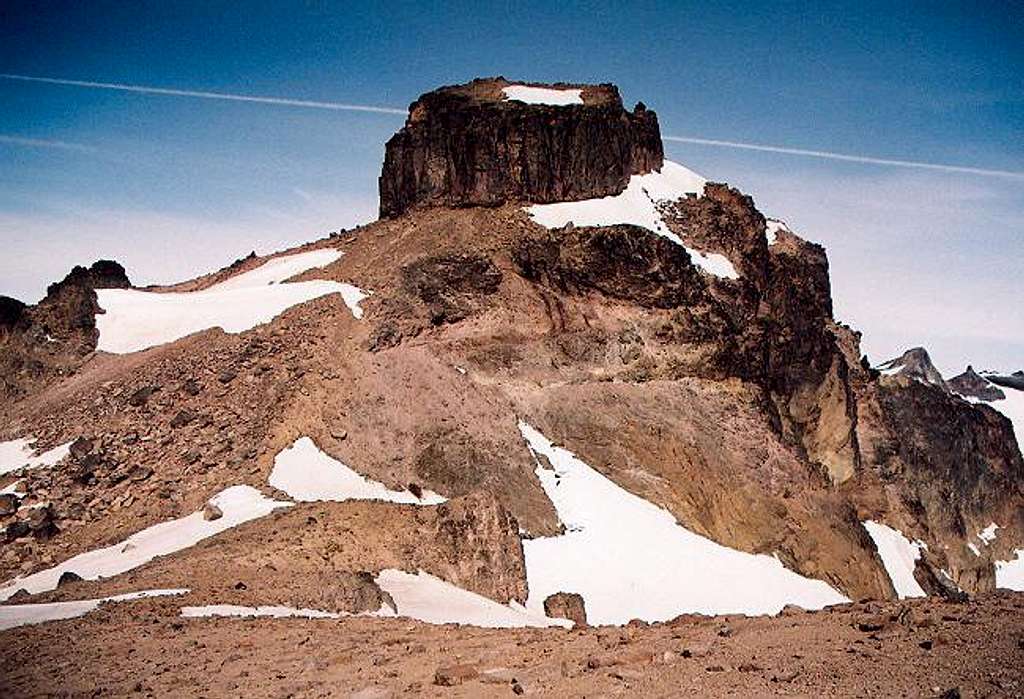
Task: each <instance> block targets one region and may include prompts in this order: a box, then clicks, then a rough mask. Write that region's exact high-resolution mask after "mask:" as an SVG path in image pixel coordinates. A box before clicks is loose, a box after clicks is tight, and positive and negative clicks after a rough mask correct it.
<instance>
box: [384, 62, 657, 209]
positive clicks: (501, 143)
mask: <svg viewBox="0 0 1024 699" xmlns="http://www.w3.org/2000/svg"><path fill="white" fill-rule="evenodd" d="M524 100H526V101H524ZM662 158H663V154H662V145H661V135H660V132H659V129H658V117H657V115H656V114H655V113H654V112H652V111H650V110H648V109H647V108H646V107H644V105H643V104H642V103H641V104H638V105H637V106H636V108H635V109H634V110H633V111H632V112H628V111H626V110H625V109H624V108H623V106H622V99H621V97H620V96H619V91H618V89H617V88H616V87H615V86H614V85H607V84H604V85H569V84H564V83H558V84H554V85H537V84H530V85H523V84H516V83H510V82H509V81H507V80H505V79H504V78H490V79H481V80H474V81H472V82H470V83H467V84H465V85H455V86H450V87H442V88H440V89H438V90H434V91H433V92H428V93H426V94H425V95H422V96H421V97H420V98H419V99H418V100H416V101H415V102H413V103H412V105H411V106H410V107H409V117H408V119H407V120H406V123H405V126H404V127H403V128H402V129H401V130H400V131H399V132H398V133H396V134H395V135H394V136H393V137H392V138H391V139H390V140H389V141H388V142H387V147H386V150H385V155H384V169H383V171H382V173H381V176H380V213H381V216H382V217H394V216H398V215H399V214H401V213H403V212H404V211H406V210H408V209H409V208H411V207H413V206H417V205H426V206H452V207H463V206H496V205H500V204H503V203H505V202H507V201H517V200H518V201H529V202H538V203H546V202H554V201H567V200H579V199H589V198H594V197H603V196H608V195H611V194H618V193H619V192H621V191H622V190H623V189H625V187H626V184H627V183H628V181H629V177H630V176H631V175H634V174H641V173H645V172H650V171H652V170H656V169H659V168H660V167H661V164H662Z"/></svg>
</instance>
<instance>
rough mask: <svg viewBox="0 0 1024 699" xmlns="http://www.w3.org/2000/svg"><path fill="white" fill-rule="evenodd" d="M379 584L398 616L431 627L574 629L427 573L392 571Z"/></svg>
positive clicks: (379, 577)
mask: <svg viewBox="0 0 1024 699" xmlns="http://www.w3.org/2000/svg"><path fill="white" fill-rule="evenodd" d="M376 580H377V584H378V585H379V586H380V588H381V589H382V590H384V591H385V592H387V593H388V594H390V595H391V599H393V600H394V602H395V607H397V608H398V616H404V617H409V618H411V619H418V620H419V621H423V622H426V623H428V624H465V625H468V626H483V627H486V628H491V629H507V628H522V627H526V626H534V627H545V626H561V627H563V628H567V629H569V628H572V626H573V623H572V622H571V621H569V620H568V619H552V618H550V617H547V616H545V615H544V612H543V607H542V609H541V611H540V613H537V612H536V611H531V610H529V609H527V608H526V607H523V606H521V605H518V604H516V603H515V602H512V603H510V604H501V603H499V602H495V601H494V600H492V599H488V598H487V597H484V596H483V595H478V594H476V593H475V592H469V591H468V590H463V589H462V588H461V587H456V586H455V585H452V584H451V583H449V582H445V581H444V580H441V579H440V578H435V577H434V576H433V575H429V574H428V573H424V572H423V571H420V572H419V574H418V575H412V574H411V573H406V572H404V571H401V570H393V569H390V568H389V569H385V570H382V571H381V572H380V573H379V574H378V575H377V578H376Z"/></svg>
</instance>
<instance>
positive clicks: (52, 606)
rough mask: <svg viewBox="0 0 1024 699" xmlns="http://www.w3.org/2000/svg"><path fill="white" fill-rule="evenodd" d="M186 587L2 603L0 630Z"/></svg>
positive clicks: (176, 592) (177, 591)
mask: <svg viewBox="0 0 1024 699" xmlns="http://www.w3.org/2000/svg"><path fill="white" fill-rule="evenodd" d="M187 592H188V590H187V589H175V590H144V591H142V592H129V593H127V594H123V595H114V596H113V597H103V598H100V599H85V600H75V601H73V602H48V603H46V604H3V605H0V630H3V629H13V628H14V627H16V626H27V625H29V624H41V623H43V622H44V621H57V620H58V619H72V618H74V617H79V616H83V615H85V614H88V613H89V612H91V611H93V610H95V609H98V608H99V606H100V605H101V604H103V603H105V602H126V601H128V600H135V599H142V598H144V597H163V596H167V595H184V594H186V593H187Z"/></svg>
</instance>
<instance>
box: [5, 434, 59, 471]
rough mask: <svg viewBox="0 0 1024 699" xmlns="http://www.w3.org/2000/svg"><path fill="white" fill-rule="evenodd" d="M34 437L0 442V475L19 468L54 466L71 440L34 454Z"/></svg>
mask: <svg viewBox="0 0 1024 699" xmlns="http://www.w3.org/2000/svg"><path fill="white" fill-rule="evenodd" d="M33 442H35V440H34V439H32V438H31V437H29V438H28V439H14V440H11V441H9V442H0V475H3V474H5V473H10V472H11V471H17V470H18V469H19V468H22V467H23V466H24V467H27V468H42V467H50V466H55V465H56V464H57V463H59V462H60V460H61V459H63V458H64V457H65V456H67V455H68V453H69V452H70V450H71V442H68V443H67V444H61V445H59V446H56V447H54V448H53V449H49V450H47V451H44V452H43V453H41V454H36V452H35V449H33V448H32V443H33Z"/></svg>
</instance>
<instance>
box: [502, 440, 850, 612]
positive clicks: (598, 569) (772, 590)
mask: <svg viewBox="0 0 1024 699" xmlns="http://www.w3.org/2000/svg"><path fill="white" fill-rule="evenodd" d="M519 429H520V431H521V432H522V434H523V437H524V438H525V439H526V442H527V444H528V445H529V447H530V449H531V451H532V452H534V454H535V455H543V456H545V457H547V459H548V461H549V462H550V463H551V465H552V466H553V470H552V469H548V468H544V467H542V466H541V464H540V461H539V460H538V463H537V476H538V477H539V478H540V482H541V485H542V486H543V488H544V491H545V492H546V493H547V495H548V497H549V498H551V502H552V504H554V506H555V510H556V511H557V512H558V516H559V519H561V521H562V523H563V524H564V525H565V527H566V530H567V533H566V534H563V535H562V536H556V537H549V538H539V539H531V540H527V541H524V542H523V551H524V553H525V556H526V576H527V582H528V583H529V589H530V597H529V600H528V601H527V608H529V609H532V610H535V611H537V610H541V609H543V600H544V599H545V598H546V597H547V596H548V595H551V594H553V593H555V592H561V591H564V592H577V593H579V594H581V595H582V596H583V599H584V602H585V604H586V608H587V618H588V620H589V621H591V622H592V623H594V624H625V623H627V622H628V621H629V620H630V619H643V620H645V621H664V620H666V619H671V618H673V617H675V616H677V615H679V614H682V613H686V612H697V613H701V614H737V613H739V614H775V613H777V612H778V611H779V610H781V609H782V607H784V606H785V605H786V604H790V603H792V604H797V605H800V606H801V607H804V608H805V609H820V608H822V607H825V606H827V605H830V604H839V603H842V602H848V601H849V600H847V599H846V598H845V597H843V595H841V594H839V593H838V592H837V591H836V590H834V589H833V588H831V587H830V586H829V585H827V584H826V583H824V582H822V581H820V580H812V579H810V578H805V577H803V576H801V575H798V574H797V573H794V572H792V571H790V570H788V569H786V568H785V567H784V566H783V565H782V563H781V562H779V560H778V559H777V558H775V557H773V556H765V555H754V554H750V553H744V552H742V551H737V550H735V549H731V548H728V547H726V546H722V545H720V544H718V543H716V542H714V541H712V540H710V539H707V538H705V537H703V536H699V535H698V534H694V533H693V532H691V531H688V530H687V529H684V528H683V527H681V526H679V524H678V523H677V522H676V520H675V518H674V517H673V516H672V515H671V514H670V513H669V512H668V511H666V510H664V509H662V508H660V507H658V506H656V505H654V504H653V503H650V502H648V501H647V500H644V499H643V498H640V497H637V496H636V495H633V494H632V493H630V492H628V491H626V490H624V489H623V488H620V487H619V486H618V485H616V484H615V483H614V482H613V481H611V480H609V479H608V478H605V477H604V476H603V475H601V474H600V473H598V472H597V471H595V470H594V469H593V468H591V467H590V466H588V465H587V464H586V463H584V462H583V461H581V460H579V459H577V458H576V457H575V456H574V455H573V454H572V453H571V452H569V451H567V450H565V449H562V448H560V447H556V446H554V445H553V444H552V443H551V442H550V441H548V440H547V439H546V438H545V437H544V436H543V435H542V434H540V433H539V432H538V431H537V430H535V429H533V428H532V427H530V426H529V425H528V424H526V423H525V422H520V423H519Z"/></svg>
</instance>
